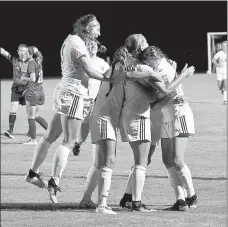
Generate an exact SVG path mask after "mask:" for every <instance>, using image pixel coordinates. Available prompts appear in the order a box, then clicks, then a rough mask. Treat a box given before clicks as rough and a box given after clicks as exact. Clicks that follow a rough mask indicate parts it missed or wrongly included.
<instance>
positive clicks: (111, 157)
mask: <svg viewBox="0 0 228 227" xmlns="http://www.w3.org/2000/svg"><path fill="white" fill-rule="evenodd" d="M115 163H116V157H115V155H109V156H108V157H107V159H106V166H107V167H108V168H111V169H112V168H113V167H114V165H115Z"/></svg>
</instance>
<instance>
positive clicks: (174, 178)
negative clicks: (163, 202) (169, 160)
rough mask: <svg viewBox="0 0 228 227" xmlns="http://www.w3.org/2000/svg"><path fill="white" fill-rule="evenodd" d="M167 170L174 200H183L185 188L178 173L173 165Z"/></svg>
mask: <svg viewBox="0 0 228 227" xmlns="http://www.w3.org/2000/svg"><path fill="white" fill-rule="evenodd" d="M167 170H168V177H169V180H170V184H171V185H172V187H173V189H174V192H175V195H176V200H178V199H183V200H185V193H184V190H185V189H184V188H183V185H182V182H181V180H180V179H179V175H178V173H177V171H176V168H175V167H174V166H173V167H171V168H169V169H167Z"/></svg>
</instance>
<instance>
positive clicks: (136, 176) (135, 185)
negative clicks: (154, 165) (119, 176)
mask: <svg viewBox="0 0 228 227" xmlns="http://www.w3.org/2000/svg"><path fill="white" fill-rule="evenodd" d="M145 175H146V168H145V167H143V166H140V165H135V167H134V170H133V173H132V201H141V195H142V191H143V187H144V182H145Z"/></svg>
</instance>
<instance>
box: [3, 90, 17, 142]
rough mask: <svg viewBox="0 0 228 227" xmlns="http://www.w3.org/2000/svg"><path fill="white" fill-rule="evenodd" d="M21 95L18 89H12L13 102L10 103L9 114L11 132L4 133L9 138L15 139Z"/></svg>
mask: <svg viewBox="0 0 228 227" xmlns="http://www.w3.org/2000/svg"><path fill="white" fill-rule="evenodd" d="M19 98H20V94H18V92H17V91H16V88H14V87H12V88H11V102H10V113H9V130H6V131H4V135H5V136H7V137H8V138H14V136H13V130H14V124H15V121H16V116H17V110H18V106H19Z"/></svg>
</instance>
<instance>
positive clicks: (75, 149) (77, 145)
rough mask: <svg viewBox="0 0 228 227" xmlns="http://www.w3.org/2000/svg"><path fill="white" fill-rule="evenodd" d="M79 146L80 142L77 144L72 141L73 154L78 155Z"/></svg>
mask: <svg viewBox="0 0 228 227" xmlns="http://www.w3.org/2000/svg"><path fill="white" fill-rule="evenodd" d="M80 147H81V144H79V143H77V142H75V143H74V147H73V149H72V151H73V154H74V155H75V156H78V155H79V153H80Z"/></svg>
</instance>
